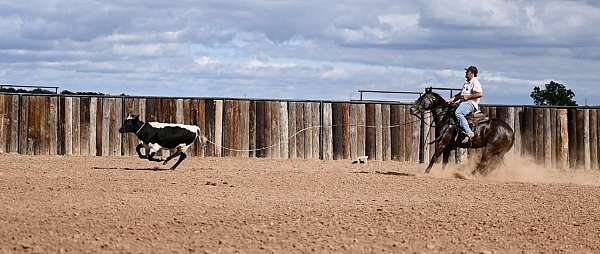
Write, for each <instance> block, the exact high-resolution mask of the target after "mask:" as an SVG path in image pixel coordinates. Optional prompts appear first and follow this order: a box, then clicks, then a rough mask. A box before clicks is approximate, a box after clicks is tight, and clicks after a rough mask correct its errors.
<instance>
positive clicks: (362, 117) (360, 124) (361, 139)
mask: <svg viewBox="0 0 600 254" xmlns="http://www.w3.org/2000/svg"><path fill="white" fill-rule="evenodd" d="M366 121H367V107H366V105H365V104H357V105H356V125H357V126H356V155H357V156H365V155H367V153H366V150H365V149H366V140H367V126H366V125H367V122H366Z"/></svg>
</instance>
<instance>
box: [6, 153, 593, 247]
mask: <svg viewBox="0 0 600 254" xmlns="http://www.w3.org/2000/svg"><path fill="white" fill-rule="evenodd" d="M519 166H520V167H519ZM162 168H168V166H162V165H160V164H156V163H151V162H146V161H142V160H140V159H136V158H101V157H49V156H46V157H29V156H16V155H0V193H1V194H0V253H55V252H67V253H113V252H117V253H190V252H194V253H205V252H206V253H235V252H240V253H271V252H275V253H307V252H308V253H313V252H319V253H330V252H336V253H340V252H341V253H364V252H375V253H383V252H392V253H414V252H416V253H449V252H455V253H461V252H464V253H516V252H519V253H520V252H527V253H531V252H550V253H555V252H569V253H572V252H577V253H599V252H600V215H599V213H600V212H599V211H600V187H599V186H598V184H599V183H600V173H599V172H592V171H568V172H566V171H564V172H563V171H551V170H545V169H543V168H538V167H535V166H532V165H529V166H528V165H527V164H526V163H516V165H512V166H510V165H509V166H508V167H505V168H504V169H500V170H499V172H496V173H495V174H494V175H492V176H490V177H489V178H485V179H481V178H471V179H469V180H460V179H455V178H453V177H451V175H452V170H446V171H443V172H442V171H441V169H439V168H438V167H436V168H435V169H434V171H433V172H434V174H433V175H427V176H425V175H423V174H421V173H420V172H421V171H422V170H423V168H424V166H423V165H409V164H402V163H397V162H385V163H384V162H369V163H368V164H366V165H360V164H357V165H353V164H351V163H350V162H349V161H329V162H321V161H278V160H268V159H245V160H244V159H198V158H190V159H189V160H187V161H185V162H184V163H183V164H182V165H181V166H180V167H179V168H178V170H176V171H168V170H159V169H162Z"/></svg>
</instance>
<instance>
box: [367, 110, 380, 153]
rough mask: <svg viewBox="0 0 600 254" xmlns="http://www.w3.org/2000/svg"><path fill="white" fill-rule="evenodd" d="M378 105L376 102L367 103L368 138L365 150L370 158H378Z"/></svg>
mask: <svg viewBox="0 0 600 254" xmlns="http://www.w3.org/2000/svg"><path fill="white" fill-rule="evenodd" d="M376 108H377V107H376V106H375V104H367V105H366V140H365V143H366V144H365V152H366V153H367V156H369V158H370V159H372V160H376V159H377V122H376V120H375V118H377V109H376Z"/></svg>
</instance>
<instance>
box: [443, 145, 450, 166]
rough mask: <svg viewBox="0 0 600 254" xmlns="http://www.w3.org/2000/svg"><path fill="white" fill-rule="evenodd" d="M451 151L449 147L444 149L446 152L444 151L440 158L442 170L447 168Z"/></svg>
mask: <svg viewBox="0 0 600 254" xmlns="http://www.w3.org/2000/svg"><path fill="white" fill-rule="evenodd" d="M451 151H452V149H450V147H448V148H446V150H444V154H443V157H442V169H446V166H448V162H449V161H450V152H451Z"/></svg>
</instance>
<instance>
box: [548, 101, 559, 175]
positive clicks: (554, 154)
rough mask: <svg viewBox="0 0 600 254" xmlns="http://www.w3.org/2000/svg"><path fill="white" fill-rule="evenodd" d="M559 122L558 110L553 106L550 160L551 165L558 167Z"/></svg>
mask: <svg viewBox="0 0 600 254" xmlns="http://www.w3.org/2000/svg"><path fill="white" fill-rule="evenodd" d="M557 123H558V110H557V109H555V108H553V109H550V142H551V147H552V148H551V149H552V150H551V151H550V161H551V167H552V168H557V166H556V165H557V164H556V163H557V161H556V158H557V154H558V137H559V136H560V135H559V132H560V130H559V129H558V128H557V125H558V124H557Z"/></svg>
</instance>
